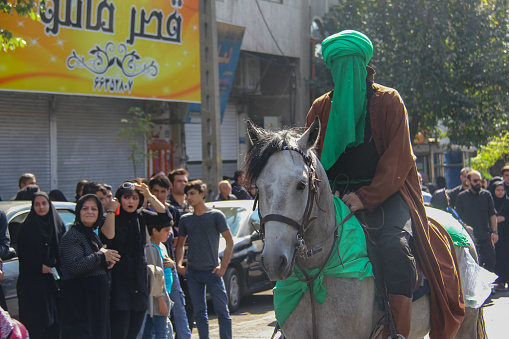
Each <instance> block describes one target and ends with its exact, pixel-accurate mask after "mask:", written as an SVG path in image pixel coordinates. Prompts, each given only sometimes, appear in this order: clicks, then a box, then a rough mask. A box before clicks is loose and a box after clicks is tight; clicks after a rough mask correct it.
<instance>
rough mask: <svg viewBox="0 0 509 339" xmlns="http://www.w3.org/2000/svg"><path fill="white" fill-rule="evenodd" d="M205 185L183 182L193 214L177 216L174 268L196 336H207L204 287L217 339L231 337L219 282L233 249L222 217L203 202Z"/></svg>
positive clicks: (198, 181) (221, 280) (223, 290)
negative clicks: (183, 282)
mask: <svg viewBox="0 0 509 339" xmlns="http://www.w3.org/2000/svg"><path fill="white" fill-rule="evenodd" d="M206 191H207V185H206V184H205V183H203V182H202V181H201V180H194V181H191V182H190V183H189V184H187V186H186V188H185V193H186V195H187V200H188V201H189V204H190V205H191V206H192V207H193V208H194V212H193V214H185V215H183V216H182V217H181V219H180V228H179V238H178V242H177V248H176V254H175V257H176V259H177V270H178V272H179V273H180V274H182V275H183V276H185V277H186V280H187V284H188V288H189V293H190V296H191V300H192V302H193V308H194V316H195V321H196V327H197V328H198V332H199V334H200V339H205V338H208V337H209V320H208V316H207V300H206V294H205V291H206V290H207V289H208V291H209V293H210V295H211V297H212V303H213V305H214V311H215V312H216V314H217V318H218V321H219V333H220V336H221V339H227V338H231V337H232V321H231V318H230V312H229V311H228V298H227V295H226V290H225V287H224V282H223V279H222V277H223V275H224V274H225V272H226V269H227V268H228V264H229V262H230V257H231V255H232V251H233V237H232V233H231V231H230V229H229V228H228V224H227V223H226V218H225V216H224V214H223V213H222V212H221V211H218V210H215V209H212V208H209V207H207V205H205V200H204V199H205V193H206ZM220 235H222V236H223V238H224V239H225V240H226V248H225V250H224V257H223V260H222V261H221V264H220V265H219V260H218V254H219V253H218V252H219V236H220ZM186 238H187V239H188V242H189V249H188V252H187V266H186V267H183V266H182V259H183V256H184V243H185V242H186Z"/></svg>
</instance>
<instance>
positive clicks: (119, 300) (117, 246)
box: [99, 182, 172, 339]
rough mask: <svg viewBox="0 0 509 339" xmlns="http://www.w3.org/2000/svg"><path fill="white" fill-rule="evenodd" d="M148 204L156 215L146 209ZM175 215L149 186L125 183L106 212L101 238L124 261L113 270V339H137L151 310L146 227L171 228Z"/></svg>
mask: <svg viewBox="0 0 509 339" xmlns="http://www.w3.org/2000/svg"><path fill="white" fill-rule="evenodd" d="M145 200H147V201H148V202H149V203H150V205H151V206H152V207H153V209H154V211H149V210H147V209H144V208H142V206H143V203H144V201H145ZM171 221H172V217H171V214H170V213H169V212H168V211H167V210H166V208H165V207H164V205H163V204H162V203H161V202H160V201H159V200H157V198H156V197H155V196H154V195H152V194H151V193H150V190H149V188H148V186H147V185H146V184H143V183H142V184H138V183H134V182H124V183H123V184H122V185H120V187H119V188H118V189H117V192H116V193H115V199H114V201H112V203H111V204H110V205H109V208H108V209H107V210H106V220H105V223H104V226H102V227H101V229H100V231H99V235H100V238H101V241H102V242H103V243H104V244H106V245H107V248H110V249H114V250H117V251H118V254H119V255H120V260H119V261H118V262H117V263H116V264H115V266H113V268H112V270H111V273H112V274H111V286H112V288H111V294H110V324H111V337H112V338H113V339H134V338H136V336H137V335H138V333H139V332H140V330H141V326H142V325H143V319H144V318H145V312H146V311H147V309H148V282H147V261H146V258H145V253H144V252H145V244H146V242H147V239H146V234H147V231H146V225H167V224H169V223H171Z"/></svg>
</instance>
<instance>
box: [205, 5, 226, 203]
mask: <svg viewBox="0 0 509 339" xmlns="http://www.w3.org/2000/svg"><path fill="white" fill-rule="evenodd" d="M199 3H200V9H199V11H200V75H201V136H202V137H201V138H202V158H203V159H202V166H203V167H202V177H203V181H204V182H205V183H206V184H207V195H206V199H208V200H211V199H212V198H213V196H214V195H215V194H216V193H217V190H218V189H217V184H218V182H219V181H221V180H222V175H223V160H222V156H221V111H220V108H219V69H218V60H217V28H216V1H215V0H199Z"/></svg>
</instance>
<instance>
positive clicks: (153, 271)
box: [145, 242, 166, 297]
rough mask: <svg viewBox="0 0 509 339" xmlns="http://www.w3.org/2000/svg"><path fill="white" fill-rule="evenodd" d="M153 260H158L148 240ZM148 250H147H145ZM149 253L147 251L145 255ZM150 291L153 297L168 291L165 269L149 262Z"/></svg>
mask: <svg viewBox="0 0 509 339" xmlns="http://www.w3.org/2000/svg"><path fill="white" fill-rule="evenodd" d="M147 245H148V250H149V252H150V256H151V259H152V262H154V263H155V262H156V260H155V256H154V251H153V250H152V248H151V247H152V245H151V244H150V242H147ZM145 252H146V251H145ZM146 255H147V254H146V253H145V256H146ZM147 275H148V292H149V295H150V296H151V297H157V296H160V295H161V294H163V293H164V292H166V286H165V284H164V270H163V269H162V268H161V267H159V266H157V265H156V264H147Z"/></svg>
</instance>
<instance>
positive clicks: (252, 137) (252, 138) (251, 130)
mask: <svg viewBox="0 0 509 339" xmlns="http://www.w3.org/2000/svg"><path fill="white" fill-rule="evenodd" d="M247 134H248V136H249V142H250V143H251V146H253V145H254V144H255V143H256V142H258V139H259V134H258V130H257V129H256V127H255V125H254V124H253V123H252V122H251V120H248V121H247Z"/></svg>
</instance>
